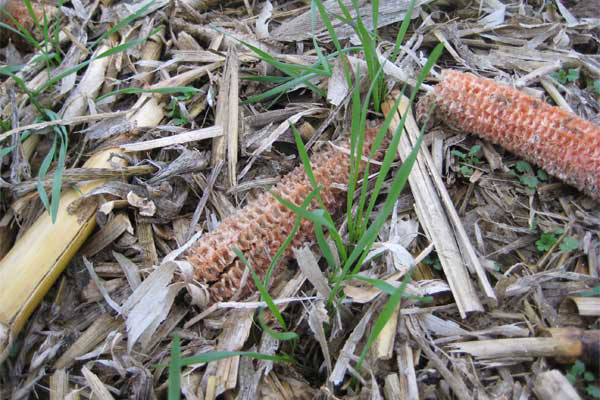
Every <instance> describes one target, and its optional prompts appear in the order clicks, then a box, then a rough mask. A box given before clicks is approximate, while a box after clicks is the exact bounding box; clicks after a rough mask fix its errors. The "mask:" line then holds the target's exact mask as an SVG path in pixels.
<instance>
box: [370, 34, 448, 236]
mask: <svg viewBox="0 0 600 400" xmlns="http://www.w3.org/2000/svg"><path fill="white" fill-rule="evenodd" d="M443 50H444V45H443V44H442V43H440V44H438V45H437V46H436V47H435V48H434V49H433V51H432V52H431V54H430V56H429V58H428V60H427V62H426V63H425V66H424V67H423V70H422V71H421V73H420V74H419V76H418V78H417V83H416V85H415V87H414V89H413V91H412V93H411V95H410V99H409V104H412V103H413V102H414V99H415V97H416V96H417V93H418V92H419V88H420V87H421V85H422V83H423V81H424V80H425V78H426V77H427V75H429V71H431V68H433V65H434V64H435V63H436V62H437V60H438V58H439V57H440V55H441V54H442V51H443ZM398 104H399V102H398V100H397V101H396V102H395V104H394V107H395V108H394V110H392V111H391V112H390V115H388V118H389V121H388V118H386V120H385V121H384V125H387V126H389V122H391V116H392V114H394V113H395V110H397V107H398ZM407 116H408V113H404V115H403V116H402V118H401V120H400V123H399V124H398V127H397V128H396V131H395V132H394V136H393V137H392V141H391V143H390V145H389V147H388V150H387V151H386V153H385V155H384V158H383V163H382V165H381V168H380V170H379V175H378V176H377V179H376V181H375V186H374V188H373V193H372V195H371V199H370V201H369V205H368V206H367V212H366V214H365V219H364V223H365V224H366V222H367V221H368V219H369V217H370V215H371V212H372V211H373V209H374V207H375V201H376V200H377V196H378V195H379V192H380V191H381V188H382V186H383V182H384V180H385V178H386V177H387V173H388V172H389V170H390V168H391V165H392V162H393V161H394V158H395V157H396V155H395V152H396V148H397V147H398V143H399V142H400V136H401V135H402V131H403V130H404V124H405V122H406V117H407ZM382 128H383V127H382ZM386 129H387V127H386Z"/></svg>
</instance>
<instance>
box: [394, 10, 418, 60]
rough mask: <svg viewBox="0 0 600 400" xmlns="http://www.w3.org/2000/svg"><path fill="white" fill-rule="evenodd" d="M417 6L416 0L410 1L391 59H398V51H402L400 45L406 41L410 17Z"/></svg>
mask: <svg viewBox="0 0 600 400" xmlns="http://www.w3.org/2000/svg"><path fill="white" fill-rule="evenodd" d="M414 7H415V0H410V3H408V7H407V8H406V14H405V15H404V19H403V20H402V25H400V29H399V30H398V35H396V43H394V48H393V50H392V54H391V56H390V58H389V59H390V61H391V62H394V61H396V58H397V57H398V53H399V52H400V45H402V42H403V41H404V36H405V35H406V32H407V31H408V26H409V25H410V19H411V17H412V12H413V8H414Z"/></svg>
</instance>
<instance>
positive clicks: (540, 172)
mask: <svg viewBox="0 0 600 400" xmlns="http://www.w3.org/2000/svg"><path fill="white" fill-rule="evenodd" d="M536 176H537V178H538V179H539V180H540V181H542V182H546V181H547V180H548V178H549V176H548V173H547V172H546V171H544V170H543V169H541V168H540V169H538V170H537V174H536Z"/></svg>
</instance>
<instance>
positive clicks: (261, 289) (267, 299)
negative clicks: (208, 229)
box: [233, 246, 287, 330]
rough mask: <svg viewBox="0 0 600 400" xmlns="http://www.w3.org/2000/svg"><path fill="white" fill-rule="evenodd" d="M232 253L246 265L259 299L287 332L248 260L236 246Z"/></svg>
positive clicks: (275, 307) (283, 321) (270, 298)
mask: <svg viewBox="0 0 600 400" xmlns="http://www.w3.org/2000/svg"><path fill="white" fill-rule="evenodd" d="M233 252H234V253H235V254H236V255H237V256H238V258H239V259H240V260H242V262H243V263H244V264H246V267H248V269H249V270H250V274H251V275H252V279H253V280H254V283H255V284H256V288H257V289H258V291H259V292H260V297H261V298H262V300H263V301H264V302H265V303H267V307H269V310H271V312H272V313H273V315H275V318H277V320H278V321H279V324H280V325H281V327H282V328H283V329H285V330H287V327H286V325H285V320H284V319H283V316H282V315H281V313H280V312H279V309H278V308H277V306H276V305H275V303H274V302H273V298H272V297H271V295H270V294H269V292H268V291H267V288H266V287H265V285H263V283H262V281H261V280H260V279H259V277H258V275H256V272H254V269H253V268H252V266H250V263H249V262H248V260H247V259H246V257H245V256H244V253H242V251H241V250H240V249H238V248H237V247H236V246H234V247H233Z"/></svg>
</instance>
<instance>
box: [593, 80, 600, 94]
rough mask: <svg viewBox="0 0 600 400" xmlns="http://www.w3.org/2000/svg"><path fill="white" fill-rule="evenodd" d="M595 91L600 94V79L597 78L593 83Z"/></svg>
mask: <svg viewBox="0 0 600 400" xmlns="http://www.w3.org/2000/svg"><path fill="white" fill-rule="evenodd" d="M593 87H594V91H595V92H596V94H597V95H600V79H596V80H595V81H594V83H593Z"/></svg>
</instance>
